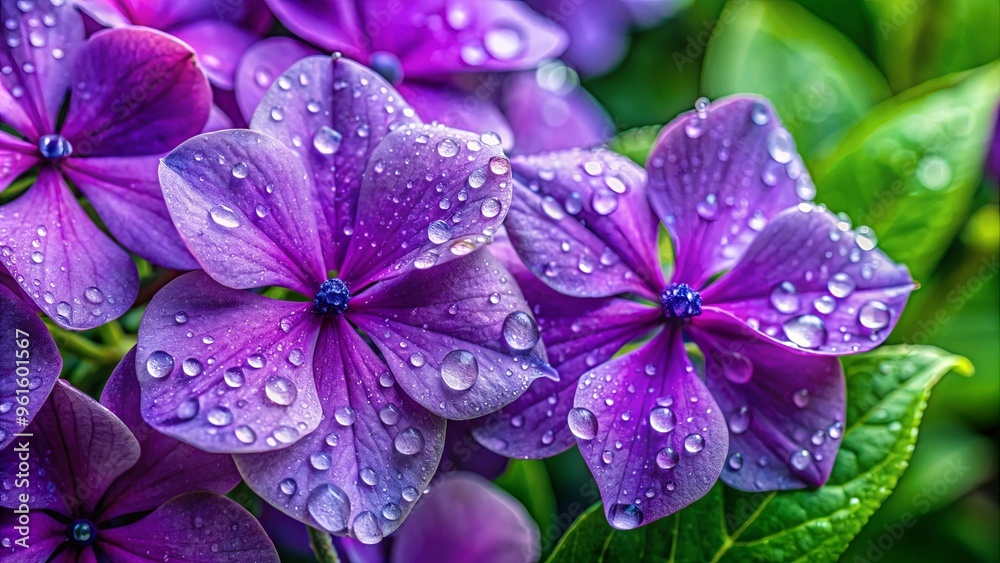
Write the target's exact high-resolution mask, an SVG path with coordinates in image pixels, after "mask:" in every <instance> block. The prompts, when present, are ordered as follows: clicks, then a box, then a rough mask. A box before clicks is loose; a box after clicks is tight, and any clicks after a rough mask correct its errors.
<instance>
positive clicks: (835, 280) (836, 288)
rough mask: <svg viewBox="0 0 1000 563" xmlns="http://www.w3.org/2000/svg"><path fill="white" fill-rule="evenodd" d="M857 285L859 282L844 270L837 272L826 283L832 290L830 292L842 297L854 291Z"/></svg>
mask: <svg viewBox="0 0 1000 563" xmlns="http://www.w3.org/2000/svg"><path fill="white" fill-rule="evenodd" d="M855 287H857V283H856V282H855V281H854V278H852V277H851V276H850V275H848V274H846V273H844V272H837V273H836V274H834V275H833V276H831V277H830V281H828V282H827V283H826V288H827V289H828V290H830V293H831V294H833V296H834V297H838V298H840V299H843V298H844V297H847V296H848V295H850V294H851V293H854V288H855Z"/></svg>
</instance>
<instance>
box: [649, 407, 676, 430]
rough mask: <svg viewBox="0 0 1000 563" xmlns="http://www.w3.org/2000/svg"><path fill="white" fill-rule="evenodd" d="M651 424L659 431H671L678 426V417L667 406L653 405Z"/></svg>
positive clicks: (650, 414)
mask: <svg viewBox="0 0 1000 563" xmlns="http://www.w3.org/2000/svg"><path fill="white" fill-rule="evenodd" d="M649 425H650V426H652V427H653V430H656V431H657V432H670V431H672V430H673V429H674V427H675V426H677V417H676V416H674V413H673V411H671V410H670V409H668V408H667V407H653V409H652V410H651V411H649Z"/></svg>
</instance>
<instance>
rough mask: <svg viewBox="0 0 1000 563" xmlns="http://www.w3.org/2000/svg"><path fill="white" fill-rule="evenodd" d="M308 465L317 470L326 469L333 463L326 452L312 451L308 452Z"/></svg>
mask: <svg viewBox="0 0 1000 563" xmlns="http://www.w3.org/2000/svg"><path fill="white" fill-rule="evenodd" d="M309 465H311V466H313V469H315V470H317V471H326V470H327V469H330V466H331V465H333V459H332V458H331V457H330V454H328V453H326V452H313V453H311V454H309Z"/></svg>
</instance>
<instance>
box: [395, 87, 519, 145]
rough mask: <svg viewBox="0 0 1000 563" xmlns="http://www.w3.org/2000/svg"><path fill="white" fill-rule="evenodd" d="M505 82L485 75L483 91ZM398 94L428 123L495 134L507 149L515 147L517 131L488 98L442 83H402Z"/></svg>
mask: <svg viewBox="0 0 1000 563" xmlns="http://www.w3.org/2000/svg"><path fill="white" fill-rule="evenodd" d="M502 80H503V79H502V78H501V77H500V76H499V75H490V74H486V75H483V81H484V85H481V86H480V88H483V90H484V91H485V90H488V89H497V88H499V87H500V84H501V82H502ZM399 91H400V93H401V94H403V96H404V97H405V98H406V101H408V102H410V104H412V105H413V108H414V109H415V110H417V115H419V116H420V117H422V118H423V119H424V120H425V121H437V122H439V123H443V124H445V125H447V126H448V127H453V128H455V129H462V130H464V131H472V132H473V133H495V134H496V135H498V136H499V137H500V141H501V144H502V145H503V148H504V150H510V149H511V148H513V147H514V140H515V139H514V132H513V131H512V130H511V128H510V124H509V123H507V118H506V117H504V115H503V113H501V112H500V108H498V107H497V106H496V105H495V104H494V103H493V102H492V101H490V100H489V98H487V97H484V96H482V95H477V93H476V92H465V91H463V90H460V89H459V88H457V87H454V86H449V85H447V84H442V83H421V82H412V81H411V82H403V83H401V84H400V85H399ZM480 92H481V91H480Z"/></svg>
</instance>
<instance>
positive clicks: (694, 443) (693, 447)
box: [684, 434, 705, 454]
mask: <svg viewBox="0 0 1000 563" xmlns="http://www.w3.org/2000/svg"><path fill="white" fill-rule="evenodd" d="M684 449H685V450H687V451H688V452H689V453H693V454H694V453H698V452H700V451H701V450H703V449H705V439H704V438H702V437H701V434H688V437H687V438H684Z"/></svg>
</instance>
